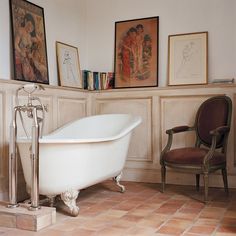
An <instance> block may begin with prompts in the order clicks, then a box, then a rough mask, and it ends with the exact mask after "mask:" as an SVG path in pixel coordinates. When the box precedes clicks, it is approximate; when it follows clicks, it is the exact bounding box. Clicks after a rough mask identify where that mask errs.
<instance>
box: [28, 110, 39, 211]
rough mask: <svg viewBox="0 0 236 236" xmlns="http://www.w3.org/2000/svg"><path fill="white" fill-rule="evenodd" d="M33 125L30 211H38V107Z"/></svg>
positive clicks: (34, 114)
mask: <svg viewBox="0 0 236 236" xmlns="http://www.w3.org/2000/svg"><path fill="white" fill-rule="evenodd" d="M32 113H33V125H32V151H31V167H32V169H31V173H32V183H31V205H30V207H29V210H31V211H36V210H39V209H40V206H39V124H38V119H37V107H34V108H33V112H32Z"/></svg>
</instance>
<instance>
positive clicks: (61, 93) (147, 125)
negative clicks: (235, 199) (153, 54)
mask: <svg viewBox="0 0 236 236" xmlns="http://www.w3.org/2000/svg"><path fill="white" fill-rule="evenodd" d="M21 84H22V83H20V82H17V81H6V80H0V110H1V113H0V114H1V119H0V199H7V197H8V193H7V192H8V140H9V125H10V121H11V114H12V107H13V105H14V93H15V90H16V89H17V88H18V87H19V85H21ZM45 88H46V90H45V91H40V93H38V94H37V95H39V96H40V97H41V98H42V100H43V103H44V104H46V105H48V107H49V112H48V113H47V115H46V125H45V134H46V133H49V132H51V131H52V130H55V129H56V128H57V127H59V126H61V125H63V124H65V123H67V122H69V121H71V120H75V119H79V118H81V117H84V116H88V115H93V114H103V113H132V114H135V115H139V116H141V117H142V119H143V122H142V124H141V125H140V126H139V127H138V128H136V129H135V131H134V135H133V137H132V140H131V145H130V149H129V153H128V159H127V161H126V165H125V169H124V175H123V180H129V181H143V182H154V183H158V182H160V165H159V156H160V152H161V150H162V148H163V147H164V145H165V144H166V138H167V136H166V134H165V130H166V129H169V128H171V127H173V126H176V125H183V124H188V125H191V124H193V119H194V115H195V113H196V110H197V108H198V106H199V105H200V103H201V102H202V101H204V100H205V99H207V98H208V97H210V96H214V95H219V94H227V95H228V96H230V97H231V99H232V100H233V104H235V102H236V86H235V85H231V86H230V85H228V86H227V85H225V86H219V85H204V86H203V85H202V86H200V85H199V86H192V87H191V86H186V87H168V88H149V89H138V88H137V89H120V90H119V89H117V90H108V91H98V92H96V91H95V92H88V91H82V90H71V89H66V88H62V87H54V86H46V85H45ZM20 99H25V97H24V96H20ZM234 117H235V111H234V112H233V117H232V129H231V133H230V136H229V146H228V159H227V161H228V164H227V167H228V173H229V187H233V188H235V187H236V176H235V174H236V166H235V163H236V155H235V148H234V147H235V145H236V140H235V138H234V137H235V119H234ZM27 124H28V127H29V126H30V125H29V123H27ZM18 134H19V135H23V132H22V128H21V127H20V125H19V132H18ZM187 135H189V134H187ZM187 135H178V136H177V137H176V139H175V142H174V145H175V146H180V145H184V144H189V145H190V144H192V143H193V141H194V140H193V136H192V135H190V136H187ZM18 174H19V192H20V195H21V196H23V195H24V194H23V192H24V186H25V185H24V179H23V173H22V170H21V168H20V169H19V173H18ZM167 182H168V183H176V184H190V185H191V184H194V182H195V176H193V175H187V174H179V173H175V172H173V171H169V172H168V174H167ZM210 185H211V186H220V187H222V185H223V183H222V179H221V174H220V173H216V174H214V177H213V176H212V177H210Z"/></svg>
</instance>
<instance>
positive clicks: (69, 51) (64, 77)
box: [56, 42, 83, 88]
mask: <svg viewBox="0 0 236 236" xmlns="http://www.w3.org/2000/svg"><path fill="white" fill-rule="evenodd" d="M56 52H57V65H58V72H59V81H60V85H61V86H66V87H77V88H83V82H82V81H83V80H82V75H81V70H80V63H79V52H78V48H77V47H74V46H71V45H68V44H65V43H61V42H56Z"/></svg>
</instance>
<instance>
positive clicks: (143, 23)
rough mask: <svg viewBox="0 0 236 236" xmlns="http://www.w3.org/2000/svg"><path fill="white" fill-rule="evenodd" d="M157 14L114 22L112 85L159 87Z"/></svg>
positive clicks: (116, 86) (120, 86) (122, 86)
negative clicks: (113, 70)
mask: <svg viewBox="0 0 236 236" xmlns="http://www.w3.org/2000/svg"><path fill="white" fill-rule="evenodd" d="M158 34H159V17H149V18H142V19H134V20H127V21H119V22H115V63H114V64H115V66H114V67H115V88H129V87H149V86H158V45H159V42H158Z"/></svg>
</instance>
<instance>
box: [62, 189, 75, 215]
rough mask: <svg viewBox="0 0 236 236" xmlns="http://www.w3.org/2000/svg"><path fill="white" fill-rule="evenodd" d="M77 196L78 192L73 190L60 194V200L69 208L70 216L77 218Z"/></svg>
mask: <svg viewBox="0 0 236 236" xmlns="http://www.w3.org/2000/svg"><path fill="white" fill-rule="evenodd" d="M78 194H79V191H77V190H74V189H70V190H68V191H66V192H64V193H61V200H62V201H63V202H64V203H65V205H66V206H68V207H69V209H70V214H71V216H77V215H78V214H79V207H78V206H77V205H76V199H77V197H78Z"/></svg>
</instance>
